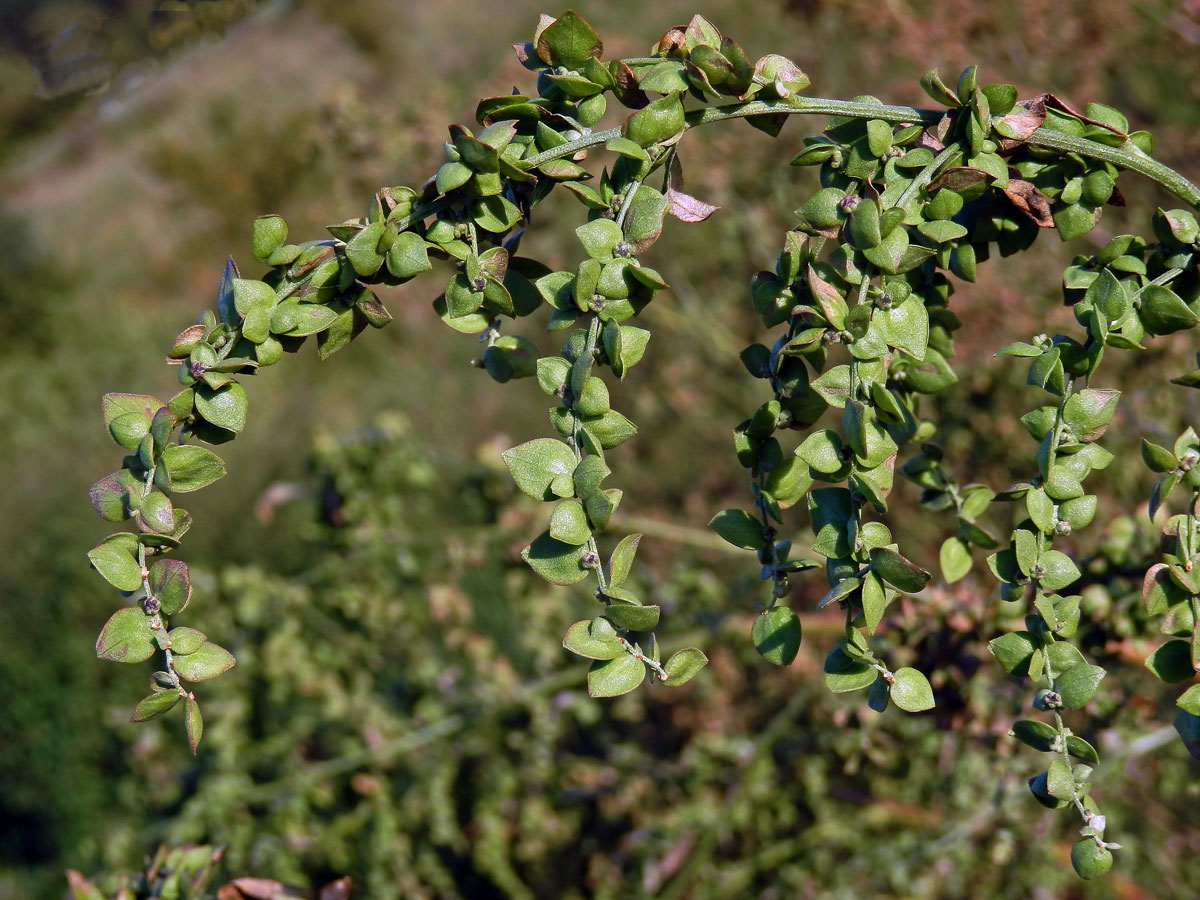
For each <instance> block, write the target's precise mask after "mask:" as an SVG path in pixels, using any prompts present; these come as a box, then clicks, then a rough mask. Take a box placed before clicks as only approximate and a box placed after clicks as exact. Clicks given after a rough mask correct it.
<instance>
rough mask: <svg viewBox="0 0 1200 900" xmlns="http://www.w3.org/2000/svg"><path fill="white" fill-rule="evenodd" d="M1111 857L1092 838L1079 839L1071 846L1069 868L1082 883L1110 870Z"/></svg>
mask: <svg viewBox="0 0 1200 900" xmlns="http://www.w3.org/2000/svg"><path fill="white" fill-rule="evenodd" d="M1112 864H1113V855H1112V851H1111V850H1109V849H1108V848H1107V847H1101V846H1100V844H1099V843H1097V841H1096V840H1095V838H1092V837H1085V838H1081V839H1080V840H1078V841H1076V842H1075V843H1074V844H1072V845H1071V867H1072V868H1073V869H1074V870H1075V874H1076V875H1078V876H1079V877H1080V878H1082V879H1083V880H1084V881H1090V880H1091V879H1093V878H1099V877H1100V876H1101V875H1103V874H1105V873H1106V872H1107V871H1108V870H1109V869H1111V868H1112Z"/></svg>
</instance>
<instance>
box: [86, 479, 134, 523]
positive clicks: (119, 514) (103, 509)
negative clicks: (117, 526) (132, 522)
mask: <svg viewBox="0 0 1200 900" xmlns="http://www.w3.org/2000/svg"><path fill="white" fill-rule="evenodd" d="M131 490H132V491H137V492H138V493H137V494H135V495H134V496H136V497H138V498H140V496H141V492H142V491H144V490H145V486H144V485H143V484H142V483H141V482H140V481H139V480H138V479H137V478H136V477H135V476H133V475H132V474H131V473H130V472H129V470H128V469H122V470H121V471H120V472H113V473H112V474H111V475H105V476H104V477H103V478H101V479H100V480H99V481H97V482H96V483H95V484H93V485H92V486H91V487H90V488H89V489H88V499H89V500H91V501H92V508H93V509H95V510H96V512H97V513H98V514H99V515H100V518H102V519H104V520H105V521H107V522H123V521H125V520H126V519H128V518H129V505H130V503H129V502H128V501H129V500H130V492H131ZM134 505H136V501H135V503H134Z"/></svg>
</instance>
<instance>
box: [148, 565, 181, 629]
mask: <svg viewBox="0 0 1200 900" xmlns="http://www.w3.org/2000/svg"><path fill="white" fill-rule="evenodd" d="M148 582H149V585H150V596H152V597H154V598H155V599H157V600H158V602H159V609H160V610H161V612H162V613H163V615H167V616H173V615H175V613H178V612H183V610H184V609H186V608H187V605H188V603H189V602H191V599H192V582H191V580H190V579H189V578H188V567H187V563H185V562H183V561H182V560H179V559H158V560H155V561H154V563H153V564H152V565H151V566H150V577H149V579H148Z"/></svg>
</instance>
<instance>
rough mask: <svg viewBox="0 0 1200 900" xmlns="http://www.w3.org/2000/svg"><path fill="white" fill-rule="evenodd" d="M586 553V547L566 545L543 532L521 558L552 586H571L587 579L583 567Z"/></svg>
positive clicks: (524, 551)
mask: <svg viewBox="0 0 1200 900" xmlns="http://www.w3.org/2000/svg"><path fill="white" fill-rule="evenodd" d="M586 552H587V547H586V545H584V546H574V545H572V544H564V543H563V542H562V541H556V540H555V539H554V538H552V537H551V536H550V532H549V531H543V532H542V533H541V534H540V535H538V536H537V538H535V539H534V541H533V543H532V544H530V545H529V546H528V547H526V548H525V549H524V550H522V551H521V558H522V559H523V560H525V562H527V563H528V564H529V567H530V568H531V569H533V571H535V572H537V574H538V575H540V576H541V577H542V578H544V579H546V581H549V582H550V583H551V584H562V585H569V584H578V583H579V582H580V581H582V580H583V579H584V578H586V577H587V575H588V570H587V569H585V568H584V567H583V557H584V554H585V553H586Z"/></svg>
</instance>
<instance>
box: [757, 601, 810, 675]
mask: <svg viewBox="0 0 1200 900" xmlns="http://www.w3.org/2000/svg"><path fill="white" fill-rule="evenodd" d="M750 639H751V640H752V641H753V642H754V649H755V650H757V651H758V653H759V655H760V656H762V658H763V659H765V660H766V661H767V662H770V663H774V664H775V665H777V666H787V665H790V664H791V662H792V660H794V659H795V658H796V654H797V653H799V652H800V639H801V627H800V617H799V616H797V615H796V614H795V613H794V612H793V611H792V610H791V609H789V608H788V607H786V606H775V607H772V608H771V609H768V610H766V611H765V612H764V613H763V614H762V615H760V616H756V617H755V619H754V625H753V627H752V628H751V629H750Z"/></svg>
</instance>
